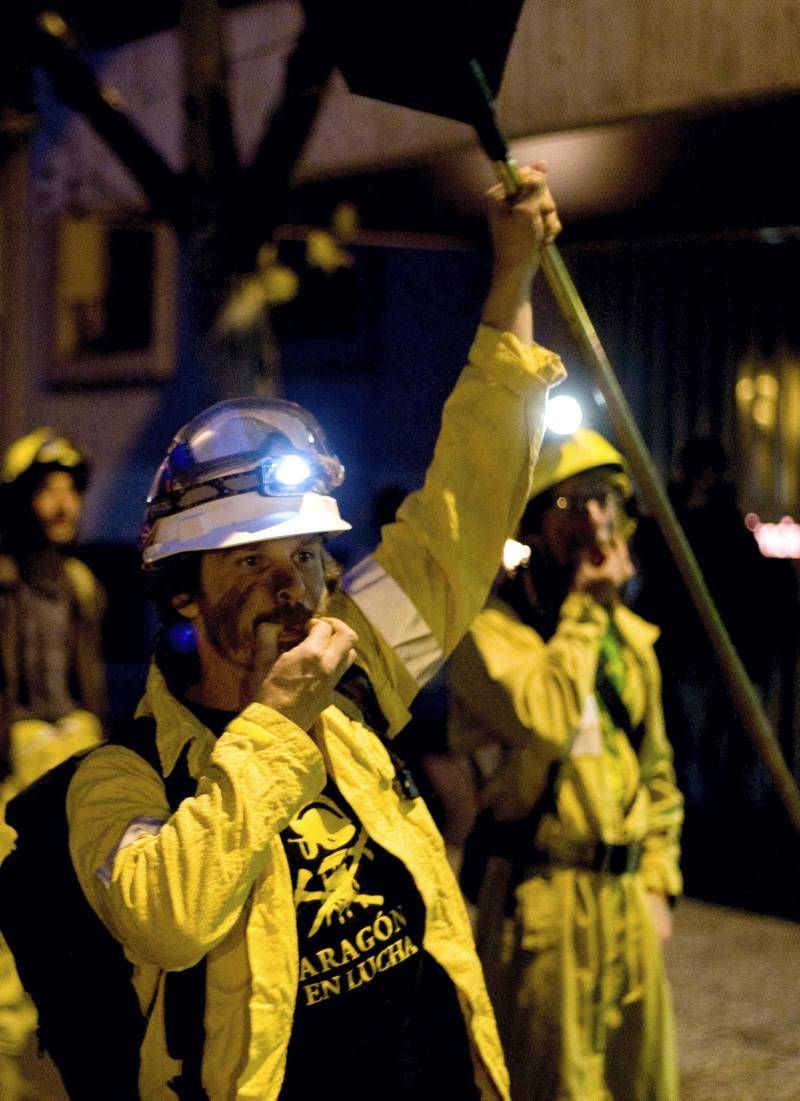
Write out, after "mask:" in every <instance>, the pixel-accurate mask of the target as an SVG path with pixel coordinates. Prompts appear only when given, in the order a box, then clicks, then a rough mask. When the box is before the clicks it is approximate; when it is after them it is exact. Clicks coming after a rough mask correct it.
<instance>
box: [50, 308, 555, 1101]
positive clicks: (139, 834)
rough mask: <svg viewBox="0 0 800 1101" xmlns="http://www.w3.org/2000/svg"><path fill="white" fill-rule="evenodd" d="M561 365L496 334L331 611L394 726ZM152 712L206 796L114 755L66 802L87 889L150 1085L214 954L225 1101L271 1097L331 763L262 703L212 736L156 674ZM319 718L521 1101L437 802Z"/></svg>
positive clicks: (520, 498)
mask: <svg viewBox="0 0 800 1101" xmlns="http://www.w3.org/2000/svg"><path fill="white" fill-rule="evenodd" d="M562 374H563V368H562V366H561V364H560V361H559V360H558V359H557V357H555V356H553V355H551V354H550V353H548V352H545V351H544V350H543V349H541V348H538V347H536V346H534V347H533V348H525V347H523V346H522V345H521V344H520V343H519V342H518V341H517V340H516V338H515V337H513V336H512V335H510V334H502V333H500V332H497V331H495V330H493V329H489V328H486V327H483V328H481V329H480V330H479V332H478V335H477V338H476V341H475V343H474V344H473V347H472V351H471V353H470V362H469V364H468V366H467V367H466V369H465V371H464V372H463V373H462V376H461V378H460V380H459V383H458V385H457V386H456V389H455V391H454V393H453V395H452V396H451V397H450V399H449V401H448V402H447V404H446V406H445V411H444V415H443V422H442V430H441V433H440V436H439V440H438V442H437V446H436V452H435V455H434V459H433V462H432V464H431V467H430V469H429V470H428V473H427V476H426V480H425V485H424V487H423V488H422V489H421V490H420V491H419V492H417V493H415V494H412V495H411V496H410V497H409V498H408V499H407V500H406V501H405V503H404V504H403V506H402V507H401V509H400V511H399V513H398V519H397V522H395V523H394V524H392V525H389V526H387V527H385V528H384V529H383V533H382V542H381V545H380V547H379V548H378V549H377V551H376V552H375V554H374V555H373V556H371V557H369V558H367V559H366V560H365V561H364V562H363V563H361V564H360V565H358V566H356V567H355V568H354V570H352V571H351V572H350V574H348V575H346V576H345V578H344V580H343V584H342V587H341V589H340V590H339V591H338V592H337V593H336V594H334V596H333V598H332V601H331V605H330V614H331V615H334V616H338V617H341V618H342V619H343V620H345V621H346V622H348V623H349V624H350V625H351V626H352V627H353V628H354V629H355V630H356V632H357V633H358V636H359V641H358V645H357V654H358V656H357V663H358V665H359V666H361V668H362V669H364V670H365V671H366V672H367V674H368V676H369V678H370V681H371V684H372V686H373V689H374V691H375V694H376V697H377V700H378V703H379V704H380V707H381V709H382V711H383V714H384V716H385V717H386V719H387V721H388V723H389V731H390V734H393V733H396V732H397V731H398V730H399V729H400V728H401V727H402V726H403V725H404V724H405V722H406V721H407V717H408V711H407V706H408V703H409V702H410V700H411V699H412V697H413V696H414V694H415V691H416V688H417V686H418V683H420V682H422V681H424V679H425V678H426V677H427V676H428V675H430V674H431V673H432V671H433V670H434V669H435V668H436V666H437V665H438V663H439V662H440V661H441V659H442V658H443V657H444V656H445V655H447V654H448V653H449V652H450V651H451V650H452V648H453V647H454V646H455V645H456V643H457V642H458V640H459V638H460V637H461V636H462V635H463V633H464V631H465V630H466V629H467V626H468V624H469V622H470V620H471V619H472V617H473V616H474V615H475V613H476V612H477V611H478V610H479V609H480V607H481V606H482V604H483V602H484V600H485V598H486V594H487V592H488V590H489V587H490V584H491V581H492V578H493V575H494V572H495V563H496V562H497V560H498V558H499V556H500V552H501V549H502V542H503V538H504V533H505V532H507V531H509V530H511V529H512V528H513V527H514V525H515V523H516V521H517V520H518V517H519V514H520V513H521V510H522V507H523V505H524V503H525V500H526V494H527V492H528V487H529V480H530V470H531V460H532V459H533V458H535V455H536V454H537V452H538V447H539V444H540V442H541V434H542V420H543V413H544V407H545V401H546V393H547V389H548V386H549V384H551V383H553V382H554V381H556V380H557V379H559V378H560V377H561V376H562ZM511 472H513V474H512V473H511ZM337 704H339V701H338V700H337ZM139 712H140V713H141V714H151V715H153V716H154V718H155V720H156V729H157V735H156V738H157V746H158V751H159V754H160V758H161V763H162V766H163V774H164V775H169V773H170V772H171V770H172V769H173V768H174V766H175V762H176V760H177V758H178V756H179V754H180V752H181V750H182V748H183V747H184V746H185V745H186V743H187V742H189V743H190V749H189V753H188V766H189V770H190V772H191V774H192V776H194V777H196V778H197V780H198V788H197V794H196V796H195V797H194V798H189V799H186V800H184V801H183V803H182V804H181V805H180V806H179V808H178V809H177V811H175V813H174V814H172V815H170V812H169V809H168V804H167V800H166V797H165V791H164V784H163V782H162V779H161V777H159V776H158V775H157V774H156V773H155V772H154V771H153V770H152V769H151V768H150V767H149V766H148V765H147V764H146V763H145V762H144V761H143V760H141V759H140V758H139V757H138V756H137V755H136V754H134V753H132V752H131V751H129V750H127V749H125V748H122V747H119V746H108V747H102V748H100V749H99V750H97V751H96V752H95V753H93V754H92V755H90V756H89V758H88V759H87V760H86V761H84V762H83V763H82V765H81V766H80V768H79V769H78V771H77V773H76V775H75V777H74V779H73V781H72V784H71V788H70V792H69V797H68V807H67V813H68V819H69V824H70V847H71V852H72V857H73V862H74V864H75V867H76V870H77V874H78V877H79V879H80V881H81V884H82V886H83V889H84V891H85V892H86V894H87V896H88V898H89V899H90V901H91V903H92V905H93V906H94V908H95V909H96V911H97V913H98V914H99V915H100V917H101V918H102V920H103V921H104V922H105V923H106V924H107V926H108V927H109V929H110V930H111V931H112V932H113V934H114V935H115V936H116V937H117V939H118V940H120V941H121V942H122V943H123V944H124V946H125V950H126V953H127V954H128V956H129V958H130V959H131V960H132V961H133V963H134V967H135V973H134V982H135V984H136V988H137V993H138V995H139V999H140V1004H141V1005H142V1007H148V1008H149V1007H151V1006H152V1007H153V1008H152V1011H150V1012H149V1025H148V1029H147V1034H146V1037H145V1041H144V1047H143V1051H142V1068H141V1075H140V1091H141V1096H142V1098H143V1099H144V1101H155V1099H162V1098H165V1097H168V1096H171V1093H169V1092H168V1089H167V1086H166V1083H167V1082H168V1080H169V1079H170V1078H172V1077H173V1076H174V1075H175V1074H176V1071H177V1070H178V1067H177V1065H176V1063H175V1061H174V1060H172V1059H171V1058H170V1056H169V1055H168V1052H167V1048H166V1043H165V1036H164V1028H163V1011H164V1009H163V991H164V972H165V971H166V970H170V969H182V968H186V967H189V966H191V965H193V964H194V963H195V962H196V961H198V960H199V959H201V958H202V957H204V956H206V957H207V971H206V988H207V1001H206V1015H205V1026H206V1038H205V1047H204V1051H203V1064H202V1075H203V1083H204V1086H205V1089H206V1090H207V1092H208V1095H209V1097H210V1098H211V1099H212V1101H222V1099H227V1098H254V1099H255V1098H258V1099H259V1101H269V1099H274V1098H276V1097H277V1096H278V1094H279V1092H280V1088H281V1082H282V1079H283V1076H284V1070H285V1063H286V1054H287V1048H288V1044H289V1040H290V1035H291V1030H292V1020H293V1014H294V1006H295V999H296V997H297V992H298V982H299V976H298V969H299V958H298V939H297V930H296V921H295V906H294V900H293V890H292V881H291V877H290V874H289V865H288V862H287V858H286V853H285V850H284V847H283V844H282V842H281V839H280V837H279V833H280V831H281V830H284V829H285V828H286V827H287V824H288V823H290V821H293V820H296V817H297V815H298V812H299V811H300V810H301V808H303V807H304V806H306V805H307V804H308V803H309V802H310V801H312V800H314V799H315V798H317V797H318V796H319V793H320V792H321V791H322V788H323V786H324V784H325V779H326V769H325V762H324V759H323V755H322V753H321V752H320V750H319V749H318V747H317V745H316V744H315V742H314V741H313V740H312V739H311V738H310V737H309V736H308V735H307V734H306V733H305V731H303V730H301V729H300V728H299V727H296V726H295V725H294V724H293V723H292V722H291V721H290V720H289V719H287V718H285V717H284V716H282V715H281V714H279V713H277V712H275V711H273V710H271V709H270V708H268V707H265V706H263V705H260V704H256V703H254V704H251V705H250V706H249V707H247V708H246V709H245V710H244V711H243V712H242V713H241V714H240V715H239V716H238V717H237V718H235V719H234V720H233V721H232V722H231V724H230V725H229V727H228V728H227V730H225V731H224V733H223V734H222V735H221V736H220V737H219V738H218V739H215V738H214V737H213V735H212V734H211V733H210V732H209V731H208V730H207V729H206V728H205V727H204V726H203V725H202V724H201V723H200V722H199V720H198V719H197V718H195V717H194V716H193V715H192V714H191V713H190V712H189V711H188V710H187V709H186V708H185V707H184V706H183V704H182V703H181V702H180V701H179V700H178V699H176V698H175V697H174V696H172V695H171V694H170V693H169V691H168V690H167V688H166V685H165V683H164V681H163V677H162V675H161V673H160V672H159V670H158V669H157V668H155V667H153V668H152V669H151V673H150V677H149V682H148V686H147V692H146V695H145V697H144V699H143V700H142V703H141V705H140V709H139ZM320 722H321V726H322V733H321V741H322V744H323V745H324V750H325V755H326V757H327V760H328V762H329V767H330V769H331V772H332V775H333V777H334V779H335V781H336V784H337V786H338V789H339V791H340V792H341V793H342V795H343V796H344V797H345V798H346V799H347V800H348V801H349V803H350V805H351V806H352V808H353V809H354V811H355V812H356V813H357V814H358V816H359V817H360V819H361V821H362V823H363V827H364V829H365V830H366V833H367V834H368V836H369V838H371V839H373V840H374V841H375V842H376V843H377V844H378V845H381V846H383V847H384V848H385V849H386V850H388V851H389V852H390V853H391V854H392V855H393V856H395V857H397V858H398V859H399V860H400V861H401V862H402V863H403V864H404V865H405V867H406V868H407V870H408V871H409V872H410V874H411V876H412V878H413V881H414V883H415V885H416V888H417V890H418V891H419V894H420V896H421V897H422V899H423V902H424V906H425V912H426V918H425V929H424V941H423V946H424V948H425V949H426V950H427V951H428V952H429V953H430V955H431V956H432V957H433V958H434V959H435V960H436V961H437V962H438V963H439V964H440V965H441V966H442V967H443V968H444V970H445V971H446V973H447V975H448V976H449V977H450V979H451V981H452V982H453V983H454V985H455V987H456V989H457V992H458V996H459V1003H460V1006H461V1009H462V1012H463V1015H464V1019H465V1027H466V1029H467V1033H468V1036H469V1040H470V1050H471V1053H472V1058H473V1064H474V1074H475V1081H476V1083H477V1085H478V1086H479V1088H480V1091H481V1095H482V1096H483V1097H485V1098H492V1099H494V1098H506V1097H507V1096H508V1080H507V1073H506V1070H505V1065H504V1060H503V1055H502V1052H501V1048H500V1043H499V1040H498V1037H497V1031H496V1025H495V1021H494V1016H493V1013H492V1010H491V1005H490V1002H489V998H488V995H487V993H486V988H485V985H484V982H483V977H482V973H481V968H480V964H479V962H478V958H477V954H476V952H475V948H474V944H473V941H472V937H471V933H470V928H469V923H468V920H467V917H466V914H465V911H464V906H463V902H462V899H461V896H460V892H459V890H458V886H457V883H456V882H455V879H454V877H453V875H452V872H451V870H450V867H449V865H448V863H447V859H446V857H445V852H444V845H443V842H442V839H441V836H440V835H439V833H438V831H437V829H436V827H435V826H434V824H433V821H432V819H431V817H430V815H429V813H428V811H427V809H426V807H425V806H424V804H423V803H422V801H421V800H419V799H417V800H412V799H408V798H405V797H403V796H402V795H401V794H398V792H397V791H395V789H394V788H393V778H394V767H393V765H392V763H391V760H390V757H389V755H388V753H387V752H386V749H385V748H384V746H383V745H382V744H381V742H380V740H379V739H378V738H377V737H376V736H375V734H374V733H373V732H372V731H370V730H369V729H368V728H367V727H366V726H364V725H363V723H362V722H360V721H359V716H358V712H357V710H354V709H352V708H348V707H347V705H346V703H344V702H341V703H340V704H339V705H338V706H337V705H334V706H331V707H329V708H327V709H326V710H325V711H324V712H323V714H322V716H321V719H320ZM343 1073H344V1071H343V1070H342V1069H341V1068H324V1067H309V1075H310V1076H311V1080H312V1081H313V1082H314V1083H316V1085H315V1087H314V1088H315V1089H320V1088H323V1087H321V1086H320V1081H321V1076H324V1075H326V1074H337V1075H338V1076H339V1077H337V1081H339V1082H340V1083H341V1086H340V1088H341V1089H343V1090H344V1091H345V1092H346V1090H347V1085H346V1082H345V1081H343V1080H342V1079H341V1074H343Z"/></svg>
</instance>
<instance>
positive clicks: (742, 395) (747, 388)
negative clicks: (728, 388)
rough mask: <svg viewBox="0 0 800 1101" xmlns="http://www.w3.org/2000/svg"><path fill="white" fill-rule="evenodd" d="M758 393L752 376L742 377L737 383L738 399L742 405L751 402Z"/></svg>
mask: <svg viewBox="0 0 800 1101" xmlns="http://www.w3.org/2000/svg"><path fill="white" fill-rule="evenodd" d="M755 394H756V388H755V386H754V385H753V380H752V379H751V378H740V379H739V381H738V382H737V383H736V400H737V401H739V402H741V404H742V405H747V404H748V402H751V401H752V400H753V398H754V397H755Z"/></svg>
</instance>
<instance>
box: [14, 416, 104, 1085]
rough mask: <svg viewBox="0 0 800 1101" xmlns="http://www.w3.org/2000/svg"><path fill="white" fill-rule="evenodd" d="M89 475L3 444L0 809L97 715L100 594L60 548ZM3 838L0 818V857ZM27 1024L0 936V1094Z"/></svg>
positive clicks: (80, 464) (92, 734)
mask: <svg viewBox="0 0 800 1101" xmlns="http://www.w3.org/2000/svg"><path fill="white" fill-rule="evenodd" d="M88 476H89V468H88V464H87V461H86V458H85V456H84V455H83V453H82V452H81V451H80V449H79V448H78V447H77V446H76V445H75V444H73V443H72V442H71V441H70V440H68V439H67V438H66V437H65V436H63V435H60V434H59V433H58V432H56V431H54V430H53V429H52V428H47V427H42V428H36V429H34V430H33V431H32V432H30V433H28V434H27V435H25V436H23V437H21V438H20V439H18V440H16V441H15V442H14V443H13V444H11V446H10V447H9V448H8V450H7V451H6V452H5V455H4V456H3V460H2V473H1V474H0V477H1V478H2V481H1V482H0V812H2V810H3V809H4V807H5V804H6V803H7V802H8V800H9V799H10V798H12V796H13V795H14V794H16V793H17V792H18V791H20V790H21V789H22V788H24V787H27V785H28V784H30V783H32V782H33V781H34V780H35V779H37V778H38V777H39V776H41V775H42V774H43V773H44V772H46V771H47V770H48V769H50V768H52V767H54V766H55V765H57V764H59V763H60V762H61V761H63V760H66V758H67V757H70V756H71V755H72V754H73V753H76V752H79V751H80V750H83V749H87V748H89V747H91V746H94V745H97V744H98V743H99V742H100V741H101V740H102V737H103V728H102V722H103V719H104V718H105V715H106V710H107V701H106V688H105V665H104V661H103V654H102V637H101V626H102V617H103V613H104V610H105V603H106V601H105V594H104V592H103V590H102V588H101V586H100V584H99V583H98V581H97V580H96V578H95V577H94V575H93V574H92V573H91V571H90V570H89V569H88V567H87V566H86V565H84V563H83V562H81V561H79V560H78V559H77V558H75V557H74V556H73V555H72V554H71V553H70V551H71V548H72V546H73V545H74V542H75V539H76V537H77V534H78V524H79V521H80V516H81V508H82V504H83V495H84V492H85V490H86V485H87V481H88ZM11 842H12V835H10V833H9V832H8V831H7V827H6V826H5V824H4V823H2V824H1V825H0V859H2V857H3V856H4V855H5V852H6V850H7V849H8V847H9V846H10V844H11ZM35 1025H36V1015H35V1010H34V1009H33V1007H32V1005H31V1004H30V1002H29V1001H28V999H27V998H26V997H25V996H24V994H23V991H22V988H21V986H20V983H19V979H18V977H17V974H16V971H15V969H14V965H13V961H12V959H11V955H10V953H9V952H8V949H7V947H6V946H5V943H4V942H2V941H0V1094H2V1096H3V1097H4V1098H8V1099H13V1098H15V1097H16V1096H26V1093H25V1090H26V1089H27V1088H28V1087H26V1086H25V1085H24V1083H22V1082H21V1080H20V1076H19V1067H18V1057H19V1055H20V1053H21V1051H22V1049H23V1048H24V1046H25V1043H26V1042H27V1040H28V1038H29V1036H30V1034H31V1033H32V1031H33V1029H34V1028H35Z"/></svg>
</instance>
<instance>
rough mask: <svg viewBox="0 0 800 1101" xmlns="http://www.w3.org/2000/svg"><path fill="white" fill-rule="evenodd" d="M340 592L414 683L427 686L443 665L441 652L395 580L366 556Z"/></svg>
mask: <svg viewBox="0 0 800 1101" xmlns="http://www.w3.org/2000/svg"><path fill="white" fill-rule="evenodd" d="M342 588H343V589H344V591H345V592H346V593H347V595H348V596H349V597H350V598H351V599H352V600H354V601H355V602H356V604H357V605H358V606H359V608H360V609H361V611H362V612H363V613H364V615H365V616H366V617H367V619H369V620H370V622H371V623H372V624H373V625H374V626H375V627H377V629H378V630H379V631H380V633H381V634H382V635H383V637H384V638H385V639H386V641H387V642H388V643H389V645H390V646H391V647H392V649H393V650H394V651H395V653H396V654H397V656H398V657H399V659H400V661H402V663H403V665H404V666H405V667H406V669H407V670H408V671H409V673H410V674H411V676H412V677H413V678H414V680H415V681H416V682H417V683H418V684H420V685H423V684H426V683H427V682H428V681H429V680H430V679H431V677H432V676H433V675H434V673H436V671H437V670H438V668H439V666H440V665H441V663H442V658H443V656H444V655H443V653H442V648H441V646H440V645H439V642H438V640H437V639H436V637H435V636H434V634H433V631H432V630H431V629H430V627H429V626H428V624H427V623H426V622H425V620H424V619H423V618H422V616H421V615H420V614H419V612H418V611H417V609H416V607H415V606H414V603H413V602H412V601H411V600H409V598H408V596H407V595H406V593H405V592H403V590H402V589H401V588H400V586H399V585H398V584H397V582H396V581H395V580H394V578H392V577H390V576H389V574H388V573H386V571H385V570H384V569H383V568H382V567H381V566H379V565H378V563H377V562H376V561H375V559H374V558H373V557H372V555H368V556H367V557H366V558H364V559H362V561H361V562H359V563H358V564H357V565H355V566H354V567H353V568H352V569H351V570H348V572H347V573H346V574H345V575H344V577H343V578H342Z"/></svg>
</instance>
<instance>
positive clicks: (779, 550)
mask: <svg viewBox="0 0 800 1101" xmlns="http://www.w3.org/2000/svg"><path fill="white" fill-rule="evenodd" d="M744 523H745V527H746V528H747V529H748V530H749V531H752V533H753V535H754V537H755V540H756V543H758V549H759V550H760V551H761V553H762V554H763V555H764V557H765V558H800V524H798V523H797V522H796V521H795V520H793V519H792V517H791V516H784V517H783V518H782V520H781V521H780V522H779V523H777V524H762V522H761V520H760V519H759V517H758V515H757V513H755V512H748V514H747V516H745V518H744Z"/></svg>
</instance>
